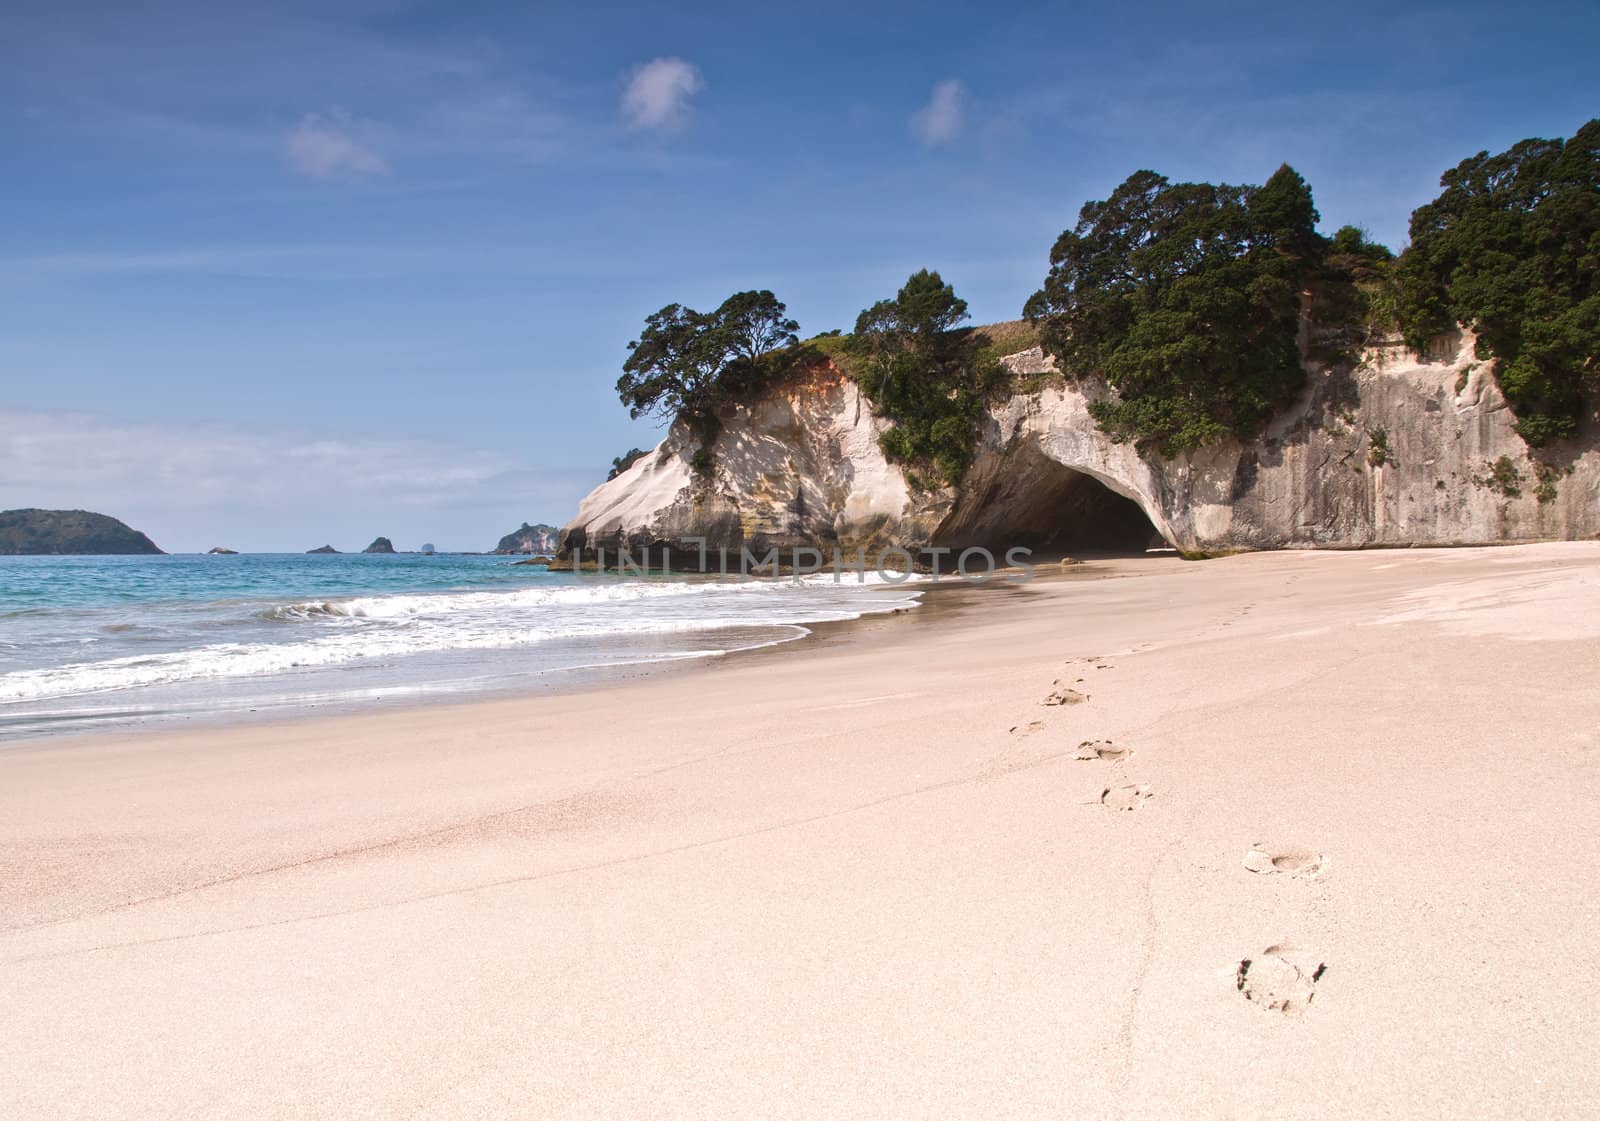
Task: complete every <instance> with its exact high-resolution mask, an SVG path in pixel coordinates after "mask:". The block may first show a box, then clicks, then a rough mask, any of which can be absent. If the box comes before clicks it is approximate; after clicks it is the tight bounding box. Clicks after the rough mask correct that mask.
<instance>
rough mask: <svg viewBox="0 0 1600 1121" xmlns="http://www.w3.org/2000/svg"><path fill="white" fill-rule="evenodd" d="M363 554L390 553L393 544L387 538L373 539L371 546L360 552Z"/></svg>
mask: <svg viewBox="0 0 1600 1121" xmlns="http://www.w3.org/2000/svg"><path fill="white" fill-rule="evenodd" d="M361 551H362V552H363V553H392V552H394V544H393V543H392V542H391V541H390V540H389V539H388V538H387V537H378V538H375V539H374V540H373V542H372V544H370V545H368V546H367V547H366V548H365V549H362V550H361Z"/></svg>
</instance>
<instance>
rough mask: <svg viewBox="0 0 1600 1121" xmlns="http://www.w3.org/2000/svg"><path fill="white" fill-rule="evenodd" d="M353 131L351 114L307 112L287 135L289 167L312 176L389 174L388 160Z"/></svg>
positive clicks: (335, 177)
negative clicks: (359, 138) (358, 137)
mask: <svg viewBox="0 0 1600 1121" xmlns="http://www.w3.org/2000/svg"><path fill="white" fill-rule="evenodd" d="M354 133H355V123H354V122H353V121H352V120H351V119H350V117H349V115H348V114H345V113H337V112H336V113H330V114H323V113H308V114H306V115H305V117H303V118H302V119H301V121H300V123H299V124H298V125H296V126H295V127H294V128H293V129H291V130H290V131H289V134H288V136H286V137H285V138H284V142H283V150H284V155H285V156H287V157H288V160H289V166H290V167H292V168H294V169H295V170H296V171H298V172H299V173H300V174H301V175H304V176H307V177H309V178H311V179H338V178H344V177H350V176H363V175H387V174H388V172H389V165H388V163H387V162H385V160H384V158H383V157H382V156H381V155H379V154H378V152H377V151H376V150H375V149H373V148H372V147H371V146H370V145H369V144H366V143H363V142H362V141H361V140H358V139H357V138H356V136H355V135H354Z"/></svg>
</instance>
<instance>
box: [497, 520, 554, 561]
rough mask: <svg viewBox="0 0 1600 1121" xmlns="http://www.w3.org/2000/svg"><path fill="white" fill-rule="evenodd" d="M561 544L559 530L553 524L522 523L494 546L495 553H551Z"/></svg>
mask: <svg viewBox="0 0 1600 1121" xmlns="http://www.w3.org/2000/svg"><path fill="white" fill-rule="evenodd" d="M560 545H561V530H559V529H557V528H556V527H555V526H553V525H544V524H543V523H540V524H539V525H529V524H528V523H527V522H523V523H522V528H521V529H516V530H512V531H511V532H510V533H508V534H506V535H505V536H504V537H502V538H500V544H498V545H496V546H495V547H494V552H496V553H506V554H510V553H553V552H555V551H556V549H557V548H559V547H560Z"/></svg>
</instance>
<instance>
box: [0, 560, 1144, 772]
mask: <svg viewBox="0 0 1600 1121" xmlns="http://www.w3.org/2000/svg"><path fill="white" fill-rule="evenodd" d="M1173 559H1174V558H1173V557H1168V556H1162V555H1154V556H1146V557H1137V556H1108V557H1097V558H1094V559H1090V560H1086V561H1081V562H1078V563H1077V564H1075V565H1074V566H1073V567H1072V568H1070V569H1061V570H1056V564H1055V563H1054V562H1047V565H1048V568H1049V569H1051V571H1047V572H1044V573H1041V574H1037V575H1035V577H1034V578H1033V581H1029V582H1028V583H1032V582H1037V581H1054V580H1062V579H1071V580H1087V579H1108V578H1114V577H1115V576H1118V575H1121V574H1122V573H1123V566H1125V565H1133V566H1139V565H1144V564H1151V563H1170V562H1171V561H1172V560H1173ZM1028 583H1022V584H1016V583H1010V582H1007V581H1005V580H1002V579H1000V578H999V577H996V578H995V579H993V580H991V581H988V582H985V583H966V582H963V581H959V580H958V579H957V578H955V577H948V578H944V579H941V580H939V581H936V582H929V583H927V584H926V585H917V586H915V588H914V590H915V591H916V592H917V593H918V601H917V604H916V605H913V606H908V607H897V608H893V609H890V610H887V611H875V612H865V613H863V614H861V615H859V616H857V617H855V618H853V619H827V620H820V621H817V622H808V623H796V624H773V625H772V627H773V629H774V630H777V629H781V628H782V627H785V626H793V627H797V628H800V629H803V630H804V631H805V632H806V633H804V634H797V635H794V636H792V637H779V638H774V639H773V640H771V641H768V642H763V643H760V644H758V645H752V646H746V647H739V648H735V649H731V650H727V651H723V652H720V653H716V654H704V655H699V656H694V657H678V658H660V659H653V660H652V659H646V660H641V661H639V662H634V663H622V664H617V665H611V666H574V667H570V668H565V669H554V670H545V671H538V672H535V673H531V674H529V675H528V677H527V678H525V679H524V680H522V681H520V682H519V683H518V684H515V685H503V686H494V687H489V688H482V689H461V690H458V691H451V692H447V693H439V694H432V695H430V694H428V693H427V692H426V690H418V691H417V692H416V693H415V694H412V695H405V696H399V697H395V698H389V699H386V698H381V697H377V698H375V697H346V698H338V699H332V700H319V701H317V702H316V703H312V704H307V705H304V706H301V707H299V708H296V707H295V706H293V705H290V704H283V705H275V706H272V707H270V708H268V709H267V710H266V711H262V712H257V711H256V710H254V709H248V710H246V709H243V708H237V707H235V708H224V709H222V710H220V711H215V712H195V713H186V712H172V711H163V710H157V711H154V712H147V713H139V712H137V711H136V710H130V713H131V714H128V720H127V721H126V722H118V721H116V720H115V719H114V718H112V717H105V718H98V717H97V718H92V719H103V720H104V721H105V722H104V723H101V724H97V725H93V726H80V727H67V726H65V725H66V724H67V722H69V721H71V720H73V719H74V718H73V717H63V718H60V719H61V722H62V725H63V726H62V727H61V728H60V729H59V730H53V731H29V732H26V733H23V734H20V735H12V734H10V733H8V732H6V731H5V730H4V727H3V726H0V755H4V754H6V753H8V752H15V751H26V750H37V749H43V748H46V747H48V748H51V749H55V748H68V747H72V746H75V745H78V744H92V743H94V742H96V741H99V740H103V739H105V738H107V737H127V738H135V737H137V738H151V737H161V736H166V735H172V734H178V733H182V732H185V731H193V732H197V733H216V732H221V731H227V730H229V729H232V728H239V727H275V726H276V727H293V726H298V725H302V724H306V723H311V722H317V721H324V720H339V719H345V718H352V717H353V718H359V717H362V716H372V715H378V714H381V713H405V712H415V711H419V710H427V709H434V708H454V709H462V710H470V709H471V708H472V707H473V706H475V705H479V704H491V703H496V702H507V701H517V700H527V699H533V698H538V697H558V696H571V695H575V694H588V693H598V692H603V691H605V690H609V689H613V688H617V687H619V686H625V685H627V684H628V683H630V682H636V681H641V680H650V679H655V678H659V677H666V676H670V675H676V674H689V673H695V672H700V671H707V670H716V669H720V668H722V667H726V666H731V665H735V664H738V663H739V662H741V661H742V660H743V659H746V658H754V657H760V656H780V657H783V656H799V655H802V654H803V653H804V652H805V651H807V650H814V649H817V648H818V647H819V646H821V645H824V644H831V643H833V642H836V641H839V640H840V639H843V638H847V637H849V636H852V635H855V634H862V633H866V632H868V631H871V630H873V629H874V624H879V625H885V626H890V627H892V626H896V625H898V624H899V622H900V621H914V622H916V623H918V624H923V625H925V624H927V623H930V622H932V621H933V619H934V618H938V617H942V615H943V614H944V613H945V612H947V611H949V610H951V609H952V607H953V606H954V604H953V603H952V601H960V600H961V599H962V598H963V597H965V596H970V595H1002V594H1006V593H1007V592H1008V591H1016V590H1017V589H1019V588H1026V587H1027V586H1028ZM905 590H906V586H905V585H892V586H885V587H883V588H882V589H881V591H882V592H883V593H884V594H894V593H896V592H897V591H898V592H904V591H905ZM741 628H742V625H730V628H729V629H733V630H737V629H741ZM505 654H506V660H507V661H508V662H513V661H514V660H515V658H516V655H517V652H516V651H515V650H507V651H506V652H505ZM133 700H136V698H130V702H131V701H133ZM19 719H22V718H19Z"/></svg>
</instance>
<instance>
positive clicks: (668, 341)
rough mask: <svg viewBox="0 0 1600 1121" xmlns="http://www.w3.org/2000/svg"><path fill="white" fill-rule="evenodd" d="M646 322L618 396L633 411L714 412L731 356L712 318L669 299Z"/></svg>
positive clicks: (631, 413)
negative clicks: (719, 382)
mask: <svg viewBox="0 0 1600 1121" xmlns="http://www.w3.org/2000/svg"><path fill="white" fill-rule="evenodd" d="M644 324H645V326H644V330H643V331H642V332H640V334H639V337H638V339H636V340H635V341H633V342H630V343H629V344H628V360H627V361H626V362H624V363H623V364H622V376H621V377H620V378H618V379H617V395H618V396H620V397H621V398H622V403H623V404H624V405H626V406H628V415H629V416H631V417H634V418H638V417H641V416H659V417H665V418H667V419H675V418H677V417H679V416H682V415H684V414H689V415H691V416H703V415H706V414H708V413H709V412H710V411H711V410H712V408H713V407H714V403H715V388H716V382H717V378H718V376H719V375H720V374H721V373H722V371H723V368H724V367H725V366H726V365H727V360H728V351H727V345H726V342H725V340H724V339H723V338H722V337H721V335H720V334H719V332H718V331H717V330H716V324H715V322H714V321H713V319H712V317H710V316H707V315H702V314H700V313H699V312H697V311H695V310H694V309H693V308H686V307H684V306H683V305H682V304H668V305H667V306H666V307H664V308H662V309H661V310H660V311H658V312H656V313H655V314H654V315H651V316H649V317H647V318H646V319H645V321H644Z"/></svg>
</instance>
